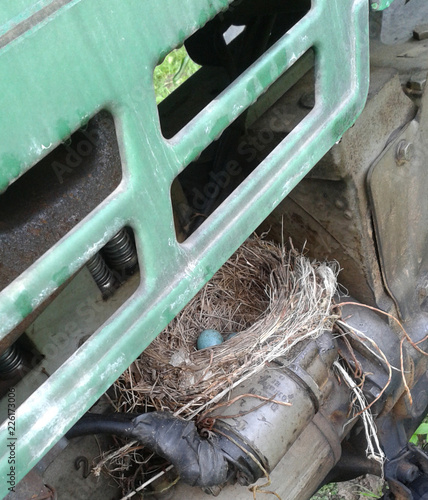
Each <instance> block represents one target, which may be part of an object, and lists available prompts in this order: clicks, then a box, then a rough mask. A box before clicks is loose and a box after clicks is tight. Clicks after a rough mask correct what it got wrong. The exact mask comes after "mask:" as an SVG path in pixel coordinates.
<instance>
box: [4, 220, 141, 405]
mask: <svg viewBox="0 0 428 500" xmlns="http://www.w3.org/2000/svg"><path fill="white" fill-rule="evenodd" d="M116 236H117V237H116ZM96 255H100V256H101V257H102V258H103V260H104V262H105V263H106V265H107V266H108V269H109V271H110V273H111V275H112V277H113V282H112V283H111V286H112V288H113V290H112V293H108V294H106V293H104V290H102V289H101V287H100V286H99V285H98V284H97V282H96V281H95V280H94V277H93V276H92V275H91V272H90V270H89V268H88V265H84V266H83V267H82V268H81V269H80V271H78V272H77V273H76V274H75V275H74V276H73V277H72V278H71V279H70V280H69V281H68V283H67V284H66V286H64V288H63V289H62V290H61V291H60V292H59V294H58V295H57V296H56V297H55V298H54V299H53V300H52V301H51V302H50V303H49V304H48V305H47V306H46V307H45V308H44V309H43V310H42V311H41V312H40V313H39V314H38V315H37V316H36V317H35V319H33V321H32V322H31V324H29V325H27V327H26V328H25V333H23V334H22V335H21V336H20V337H19V339H18V340H17V341H16V345H17V346H20V349H21V350H22V351H23V353H24V358H25V365H24V367H23V369H22V370H21V372H20V373H19V374H17V377H16V378H15V379H13V380H14V385H15V386H16V394H17V398H18V400H19V401H18V403H21V402H23V401H24V400H25V399H26V398H27V397H28V396H30V395H31V394H32V393H33V392H34V391H35V390H36V389H37V388H38V387H39V386H40V385H41V384H42V383H43V382H45V381H46V379H47V377H49V376H50V375H52V374H53V373H54V372H55V371H56V370H57V369H58V368H59V367H60V366H61V365H62V364H63V363H64V362H65V361H67V359H68V358H70V357H71V356H72V355H73V354H74V353H75V351H76V350H77V349H79V348H80V347H81V346H82V345H83V344H84V343H85V342H86V341H87V340H88V339H89V338H90V337H91V336H92V335H93V334H94V333H95V332H96V331H97V330H98V329H99V328H100V327H101V326H102V325H103V324H104V323H106V322H107V321H108V320H109V319H110V318H111V317H113V316H114V314H115V313H116V311H118V309H119V308H121V307H122V305H123V304H125V302H127V301H128V300H132V296H133V295H134V293H135V292H136V291H137V289H138V287H139V285H140V282H141V275H140V270H139V266H138V257H137V253H136V250H135V246H134V233H133V231H132V229H131V228H130V227H124V228H122V230H121V231H119V232H118V233H117V235H115V236H114V237H113V238H112V239H111V240H110V241H109V242H108V243H107V244H106V245H105V246H104V247H103V248H101V249H100V251H99V253H98V254H96ZM15 382H16V383H15ZM5 383H6V385H7V386H8V387H10V379H7V380H6V381H5ZM1 389H2V382H1V376H0V391H1ZM0 408H1V402H0Z"/></svg>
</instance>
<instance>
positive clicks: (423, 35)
mask: <svg viewBox="0 0 428 500" xmlns="http://www.w3.org/2000/svg"><path fill="white" fill-rule="evenodd" d="M413 38H414V39H415V40H426V39H427V38H428V24H419V25H418V26H415V29H414V30H413Z"/></svg>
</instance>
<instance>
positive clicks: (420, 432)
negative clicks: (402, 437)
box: [410, 419, 428, 446]
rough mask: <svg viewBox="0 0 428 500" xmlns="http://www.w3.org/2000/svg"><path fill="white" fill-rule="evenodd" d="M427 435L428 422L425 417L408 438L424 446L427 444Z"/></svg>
mask: <svg viewBox="0 0 428 500" xmlns="http://www.w3.org/2000/svg"><path fill="white" fill-rule="evenodd" d="M427 436H428V422H427V419H425V420H424V421H423V423H422V424H421V425H420V426H419V427H418V428H417V429H416V431H415V433H414V434H413V436H412V437H411V438H410V442H411V443H413V444H416V445H418V446H424V445H425V444H427Z"/></svg>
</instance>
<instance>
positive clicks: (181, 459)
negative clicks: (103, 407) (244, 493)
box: [66, 412, 229, 487]
mask: <svg viewBox="0 0 428 500" xmlns="http://www.w3.org/2000/svg"><path fill="white" fill-rule="evenodd" d="M105 433H107V434H115V435H117V436H121V437H126V438H131V439H135V440H137V441H138V442H140V443H141V444H142V445H144V446H147V448H149V449H150V450H151V451H153V452H155V453H157V454H158V455H159V456H161V457H163V458H165V459H166V460H168V462H170V463H171V464H173V465H174V466H175V468H176V469H177V472H178V474H179V476H180V478H181V479H182V480H183V481H184V482H185V483H187V484H189V485H191V486H201V487H205V486H216V485H221V484H223V483H224V482H225V481H226V480H227V478H228V472H229V463H228V461H227V459H226V457H225V455H224V452H223V451H222V450H221V448H220V447H219V446H218V445H217V442H216V438H215V437H214V438H212V439H204V438H202V437H201V436H200V435H199V434H198V431H197V429H196V427H195V425H194V423H193V422H187V421H185V420H181V419H179V418H177V417H174V416H173V415H171V414H170V413H164V412H152V413H144V414H142V415H138V416H133V415H131V416H128V415H127V414H114V415H95V414H92V415H91V414H88V415H85V416H84V417H82V419H80V420H79V421H78V422H77V423H76V424H75V425H74V426H73V427H72V428H71V429H70V431H69V432H68V433H67V434H66V437H67V438H73V437H77V436H82V435H86V434H105Z"/></svg>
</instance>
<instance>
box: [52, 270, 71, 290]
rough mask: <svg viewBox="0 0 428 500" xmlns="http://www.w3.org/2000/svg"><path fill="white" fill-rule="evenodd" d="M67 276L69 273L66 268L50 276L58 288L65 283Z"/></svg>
mask: <svg viewBox="0 0 428 500" xmlns="http://www.w3.org/2000/svg"><path fill="white" fill-rule="evenodd" d="M69 275H70V271H69V270H68V266H64V267H63V268H61V269H60V270H59V271H58V272H56V273H55V274H54V275H53V276H52V279H53V281H54V282H55V284H56V285H57V286H60V285H62V284H63V283H64V282H65V280H66V279H67V278H68V277H69Z"/></svg>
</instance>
